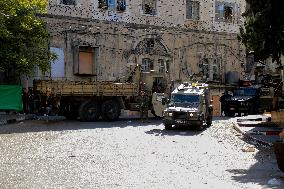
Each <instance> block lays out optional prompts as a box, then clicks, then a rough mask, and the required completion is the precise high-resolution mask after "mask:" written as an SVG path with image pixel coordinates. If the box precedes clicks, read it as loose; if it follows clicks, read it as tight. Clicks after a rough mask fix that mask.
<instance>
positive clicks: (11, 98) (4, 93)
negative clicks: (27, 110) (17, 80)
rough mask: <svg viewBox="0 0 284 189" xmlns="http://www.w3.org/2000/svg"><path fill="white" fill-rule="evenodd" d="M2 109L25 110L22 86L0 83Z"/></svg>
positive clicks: (0, 104)
mask: <svg viewBox="0 0 284 189" xmlns="http://www.w3.org/2000/svg"><path fill="white" fill-rule="evenodd" d="M0 110H15V111H22V110H23V100H22V86H19V85H0Z"/></svg>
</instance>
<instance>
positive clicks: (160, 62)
mask: <svg viewBox="0 0 284 189" xmlns="http://www.w3.org/2000/svg"><path fill="white" fill-rule="evenodd" d="M158 66H159V68H158V72H159V73H165V72H166V65H165V62H164V60H163V59H159V60H158Z"/></svg>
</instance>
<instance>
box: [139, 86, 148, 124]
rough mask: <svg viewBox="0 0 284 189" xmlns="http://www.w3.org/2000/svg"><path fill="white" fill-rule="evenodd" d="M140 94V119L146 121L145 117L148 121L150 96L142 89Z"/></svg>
mask: <svg viewBox="0 0 284 189" xmlns="http://www.w3.org/2000/svg"><path fill="white" fill-rule="evenodd" d="M140 94H141V98H140V119H141V121H142V122H144V119H145V120H146V121H148V107H149V97H148V96H147V94H146V93H145V92H144V91H141V93H140Z"/></svg>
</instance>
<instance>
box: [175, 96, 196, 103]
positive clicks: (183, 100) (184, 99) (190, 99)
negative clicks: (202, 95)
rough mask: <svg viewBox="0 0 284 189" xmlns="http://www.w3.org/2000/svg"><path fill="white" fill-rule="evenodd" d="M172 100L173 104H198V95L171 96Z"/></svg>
mask: <svg viewBox="0 0 284 189" xmlns="http://www.w3.org/2000/svg"><path fill="white" fill-rule="evenodd" d="M172 100H173V101H174V102H180V103H191V102H199V96H198V95H183V94H173V95H172Z"/></svg>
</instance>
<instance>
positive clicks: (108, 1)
mask: <svg viewBox="0 0 284 189" xmlns="http://www.w3.org/2000/svg"><path fill="white" fill-rule="evenodd" d="M98 1H99V8H100V9H107V10H117V11H125V10H126V0H98Z"/></svg>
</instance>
